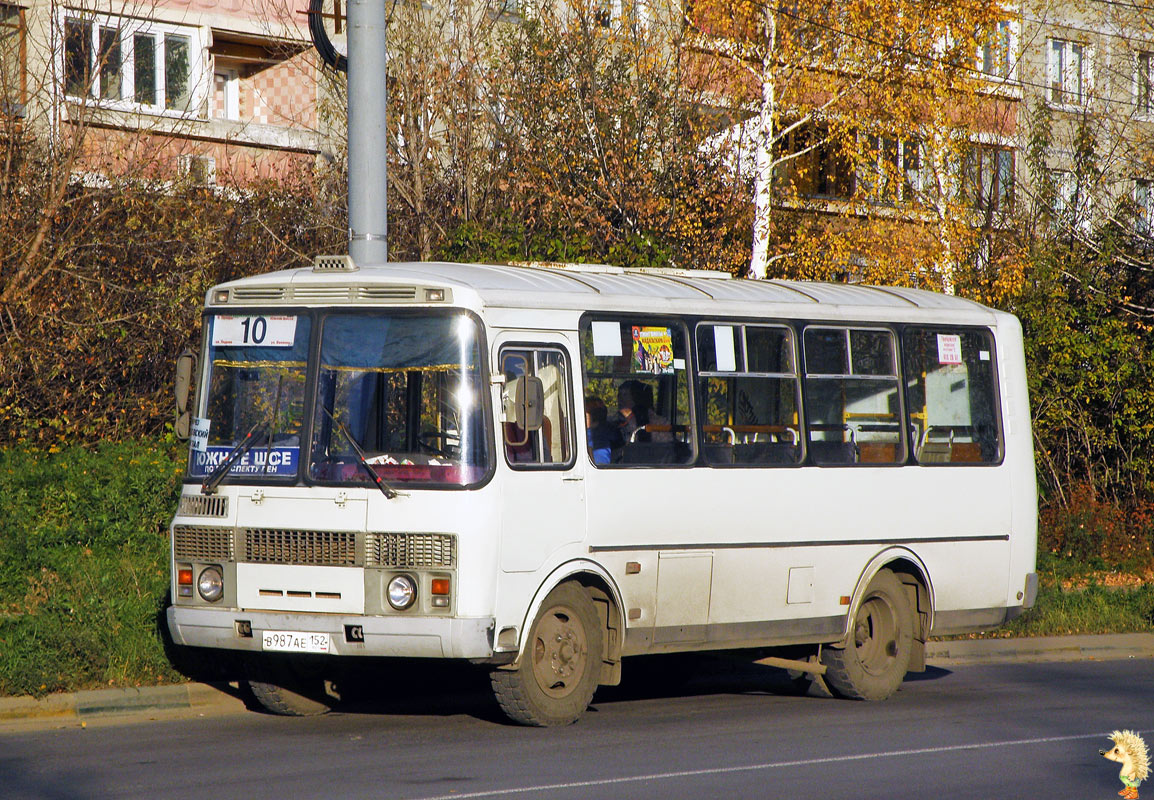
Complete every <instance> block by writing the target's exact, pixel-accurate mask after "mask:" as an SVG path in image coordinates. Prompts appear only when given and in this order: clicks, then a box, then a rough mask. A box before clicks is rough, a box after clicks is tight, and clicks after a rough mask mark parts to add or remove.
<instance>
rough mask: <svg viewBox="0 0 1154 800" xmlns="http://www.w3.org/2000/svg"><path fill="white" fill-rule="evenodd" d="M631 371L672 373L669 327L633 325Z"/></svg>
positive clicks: (671, 340)
mask: <svg viewBox="0 0 1154 800" xmlns="http://www.w3.org/2000/svg"><path fill="white" fill-rule="evenodd" d="M633 371H634V372H648V373H651V374H653V375H672V374H673V332H672V331H670V330H669V328H663V327H652V328H651V327H646V326H642V325H634V326H633Z"/></svg>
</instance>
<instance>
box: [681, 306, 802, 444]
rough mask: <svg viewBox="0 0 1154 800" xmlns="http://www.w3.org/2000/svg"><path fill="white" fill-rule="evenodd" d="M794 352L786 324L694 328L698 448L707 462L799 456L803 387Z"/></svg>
mask: <svg viewBox="0 0 1154 800" xmlns="http://www.w3.org/2000/svg"><path fill="white" fill-rule="evenodd" d="M793 352H794V349H793V332H792V331H791V330H790V329H789V328H786V327H777V326H767V325H734V324H728V323H712V322H708V323H701V324H699V325H698V326H697V368H698V373H697V374H698V384H697V392H698V396H699V397H700V398H701V403H702V424H701V436H702V438H701V454H702V457H703V460H704V461H705V462H706V463H708V464H710V465H713V466H716V465H725V464H745V465H775V464H776V465H780V464H796V463H797V462H798V461H800V459H801V436H800V435H799V428H798V394H799V392H800V387H799V385H798V379H797V373H796V370H795V368H794V357H793Z"/></svg>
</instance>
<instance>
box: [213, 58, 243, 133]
mask: <svg viewBox="0 0 1154 800" xmlns="http://www.w3.org/2000/svg"><path fill="white" fill-rule="evenodd" d="M218 77H219V78H222V79H223V83H224V85H223V86H222V87H221V88H222V92H221V93H222V95H223V100H224V108H217V109H215V111H216V116H215V118H216V119H223V120H231V121H234V122H235V121H238V120H239V119H240V72H239V70H236V69H234V68H231V67H218V68H216V69H215V70H213V73H212V82H213V86H212V91H213V95H214V97H215V94H216V79H217V78H218Z"/></svg>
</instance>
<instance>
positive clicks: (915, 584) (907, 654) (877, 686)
mask: <svg viewBox="0 0 1154 800" xmlns="http://www.w3.org/2000/svg"><path fill="white" fill-rule="evenodd" d="M931 609H932V587H931V585H930V583H929V580H928V579H927V577H926V571H925V567H924V565H923V564H922V563H921V561H920V559H918V558H917V557H916V556H915V555H913V554H912V553H910V552H909V551H904V552H903V551H898V552H889V553H883V554H879V556H878V557H876V558H875V559H873V560H872V561H871V562H870V564H869V565H868V566H867V568H866V569H865V570H863V572H862V576H861V579H860V580H859V582H858V586H857V587H856V589H855V591H854V597H853V602H852V604H851V605H850V612H849V614H847V616H846V630H845V636H844V637H843V638H842V639H841V641H839V642H837V643H836V644H832V645H828V646H826V647H824V648H823V649H822V662H823V663H824V664H825V665H826V667H827V672H826V681H827V683H828V684H829V686H830V688H831V689H832V690H833V691H834V693H835V694H838V695H840V696H842V697H847V698H851V699H855V700H882V699H885V698H886V697H888V696H890V695H891V694H893V693H894V692H896V691H897V690H898V688H899V687H900V686H901V683H902V681H903V680H904V679H905V676H906V673H907V672H910V671H922V670H924V669H925V638H926V636H927V635H928V632H929V630H930V622H931V618H932V614H931Z"/></svg>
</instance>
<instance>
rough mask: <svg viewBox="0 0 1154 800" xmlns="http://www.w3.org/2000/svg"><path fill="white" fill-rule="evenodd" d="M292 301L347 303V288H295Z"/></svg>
mask: <svg viewBox="0 0 1154 800" xmlns="http://www.w3.org/2000/svg"><path fill="white" fill-rule="evenodd" d="M293 300H296V301H297V302H300V303H347V302H349V287H348V286H295V287H293Z"/></svg>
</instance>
